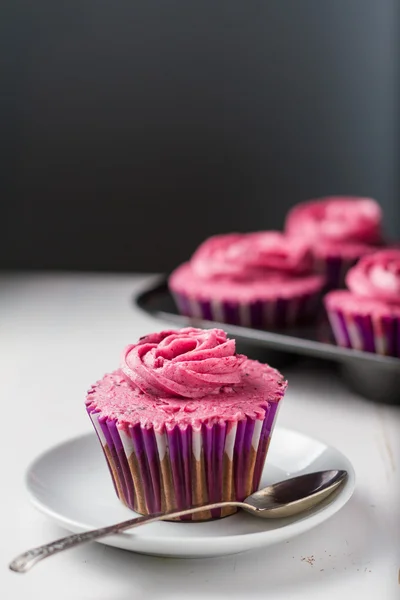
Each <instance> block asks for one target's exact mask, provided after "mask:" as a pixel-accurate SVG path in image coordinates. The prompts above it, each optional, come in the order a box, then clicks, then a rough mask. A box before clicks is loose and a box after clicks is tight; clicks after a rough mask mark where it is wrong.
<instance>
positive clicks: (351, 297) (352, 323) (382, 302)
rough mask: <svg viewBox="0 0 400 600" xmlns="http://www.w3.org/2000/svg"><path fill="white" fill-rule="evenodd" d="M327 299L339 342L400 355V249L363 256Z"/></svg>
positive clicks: (332, 323) (345, 345) (358, 348)
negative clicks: (341, 284) (343, 286)
mask: <svg viewBox="0 0 400 600" xmlns="http://www.w3.org/2000/svg"><path fill="white" fill-rule="evenodd" d="M346 283H347V287H348V290H334V291H331V292H329V293H328V294H327V295H326V296H325V299H324V302H325V307H326V310H327V313H328V317H329V320H330V322H331V326H332V331H333V334H334V336H335V339H336V342H337V344H338V345H339V346H344V347H346V348H353V349H355V350H364V351H366V352H375V353H377V354H384V355H388V356H398V357H400V249H387V250H380V251H378V252H375V253H374V254H370V255H368V256H365V257H363V258H362V259H361V260H360V261H359V262H358V263H357V264H356V265H355V266H354V267H353V268H352V269H350V271H349V272H348V274H347V277H346Z"/></svg>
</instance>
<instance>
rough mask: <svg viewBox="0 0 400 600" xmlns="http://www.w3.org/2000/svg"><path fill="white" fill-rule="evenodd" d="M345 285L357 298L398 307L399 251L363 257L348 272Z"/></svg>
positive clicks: (380, 252) (394, 250)
mask: <svg viewBox="0 0 400 600" xmlns="http://www.w3.org/2000/svg"><path fill="white" fill-rule="evenodd" d="M346 284H347V286H348V288H349V290H350V291H351V292H353V293H354V294H357V295H358V296H364V297H368V298H371V299H376V300H383V301H385V302H389V303H393V304H399V305H400V249H399V250H397V249H388V250H380V251H379V252H374V253H373V254H369V255H368V256H364V257H363V258H361V260H359V262H358V263H357V264H356V265H355V266H354V267H353V268H352V269H350V271H349V272H348V274H347V277H346Z"/></svg>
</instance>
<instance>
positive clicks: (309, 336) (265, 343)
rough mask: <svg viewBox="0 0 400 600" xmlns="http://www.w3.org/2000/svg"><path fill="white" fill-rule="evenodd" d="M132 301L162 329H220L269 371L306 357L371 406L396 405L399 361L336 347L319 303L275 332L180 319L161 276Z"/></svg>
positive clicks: (380, 355)
mask: <svg viewBox="0 0 400 600" xmlns="http://www.w3.org/2000/svg"><path fill="white" fill-rule="evenodd" d="M133 302H134V304H135V305H136V306H137V307H138V308H140V309H141V310H143V311H144V312H145V313H147V314H149V315H152V316H153V317H155V318H157V319H160V320H161V321H162V322H163V323H164V324H165V323H166V322H170V323H171V326H173V327H188V326H195V327H203V328H205V329H209V328H210V327H220V328H221V329H224V330H225V331H226V332H227V333H228V335H229V336H230V337H233V338H235V339H236V341H237V343H238V345H243V346H245V348H246V353H247V354H250V352H251V354H252V355H253V356H252V358H257V356H258V355H261V356H264V355H267V356H268V358H267V362H269V363H271V364H272V365H274V366H277V365H278V364H279V365H280V368H281V370H282V369H283V367H284V364H285V361H286V358H288V359H290V361H292V360H293V359H295V358H296V357H311V358H316V359H318V360H319V364H320V362H321V361H326V362H327V363H328V364H329V363H335V364H336V365H337V366H338V367H339V369H340V373H341V375H342V376H343V379H344V381H345V382H346V383H347V384H348V386H349V387H350V388H351V389H352V390H354V391H355V392H357V393H358V394H360V395H362V396H364V397H365V398H368V399H370V400H373V401H378V402H384V403H388V404H400V395H399V389H400V359H399V358H397V357H393V356H385V355H383V354H376V353H373V352H366V351H362V350H356V349H353V348H350V347H349V346H347V347H346V346H345V345H343V346H341V345H337V344H336V343H335V341H334V339H333V336H332V335H331V331H330V329H331V327H330V325H329V323H326V325H325V324H324V320H325V318H326V319H327V317H325V318H324V319H323V320H322V321H321V320H320V317H321V313H322V308H323V307H322V303H320V306H319V308H318V310H316V312H315V318H314V320H313V322H310V323H308V324H305V325H301V326H297V327H288V328H286V329H282V330H279V329H275V328H263V329H260V328H256V327H248V326H243V325H236V324H229V323H228V324H227V323H222V322H221V321H215V320H214V321H211V320H209V319H205V318H201V317H199V316H196V317H189V316H184V315H182V314H180V313H179V312H178V310H177V307H176V303H175V301H174V299H173V297H172V295H171V293H170V291H169V289H168V280H167V278H165V277H162V278H158V279H155V280H154V281H153V282H152V283H151V284H149V286H148V287H147V288H146V289H143V290H142V292H141V293H140V294H138V295H135V296H134V297H133ZM322 314H323V313H322ZM322 325H323V327H322Z"/></svg>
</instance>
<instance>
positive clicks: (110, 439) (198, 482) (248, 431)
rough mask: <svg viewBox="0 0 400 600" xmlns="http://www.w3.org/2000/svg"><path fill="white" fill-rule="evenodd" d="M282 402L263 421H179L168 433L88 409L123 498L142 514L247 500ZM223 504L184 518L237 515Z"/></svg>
mask: <svg viewBox="0 0 400 600" xmlns="http://www.w3.org/2000/svg"><path fill="white" fill-rule="evenodd" d="M279 404H280V403H279V402H271V403H268V408H266V414H265V418H264V420H260V419H250V418H246V419H244V420H241V421H237V422H235V423H228V422H226V423H225V422H224V423H218V424H214V425H212V426H208V425H206V424H203V425H202V426H201V428H200V429H198V430H195V429H194V428H192V427H191V426H186V427H185V428H180V427H178V426H177V425H176V426H175V427H174V428H173V429H170V430H168V429H167V428H165V431H164V432H163V433H158V432H156V431H154V429H153V428H144V427H141V426H140V424H138V425H134V426H129V427H128V429H122V428H120V427H119V426H118V423H117V421H116V420H115V419H107V418H105V417H102V416H101V415H100V413H99V412H96V410H97V409H96V408H92V407H88V408H87V410H88V413H89V416H90V418H91V420H92V423H93V425H94V428H95V430H96V433H97V436H98V438H99V441H100V443H101V446H102V448H103V452H104V455H105V458H106V460H107V464H108V467H109V470H110V473H111V477H112V480H113V482H114V487H115V491H116V493H117V495H118V497H119V498H120V500H121V501H122V502H123V503H124V504H125V505H126V506H128V507H129V508H131V509H132V510H134V511H136V512H138V513H140V514H144V515H147V514H153V513H159V512H166V511H169V510H183V509H185V508H190V507H191V506H199V505H202V504H206V503H214V502H221V501H228V500H243V499H244V498H246V497H247V496H248V495H249V494H251V493H252V492H254V491H255V490H257V489H258V487H259V484H260V479H261V475H262V471H263V467H264V462H265V459H266V456H267V452H268V447H269V443H270V439H271V435H272V431H273V427H274V424H275V421H276V416H277V410H278V406H279ZM234 512H236V509H235V508H222V509H216V510H213V511H202V512H200V513H197V514H194V515H190V516H188V517H184V518H182V520H185V521H192V520H193V521H202V520H208V519H214V518H220V517H224V516H227V515H229V514H233V513H234Z"/></svg>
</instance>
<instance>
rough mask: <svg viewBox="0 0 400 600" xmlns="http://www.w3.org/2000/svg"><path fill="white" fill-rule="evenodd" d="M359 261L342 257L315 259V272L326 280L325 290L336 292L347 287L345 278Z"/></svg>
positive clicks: (317, 257) (318, 257)
mask: <svg viewBox="0 0 400 600" xmlns="http://www.w3.org/2000/svg"><path fill="white" fill-rule="evenodd" d="M357 260H358V259H345V258H343V257H341V256H327V257H320V256H316V257H315V258H314V270H315V272H316V273H318V275H323V276H324V278H325V282H326V283H325V289H326V291H328V290H335V289H339V288H344V287H345V277H346V274H347V272H348V270H349V269H351V267H353V266H354V265H355V264H356V262H357Z"/></svg>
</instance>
